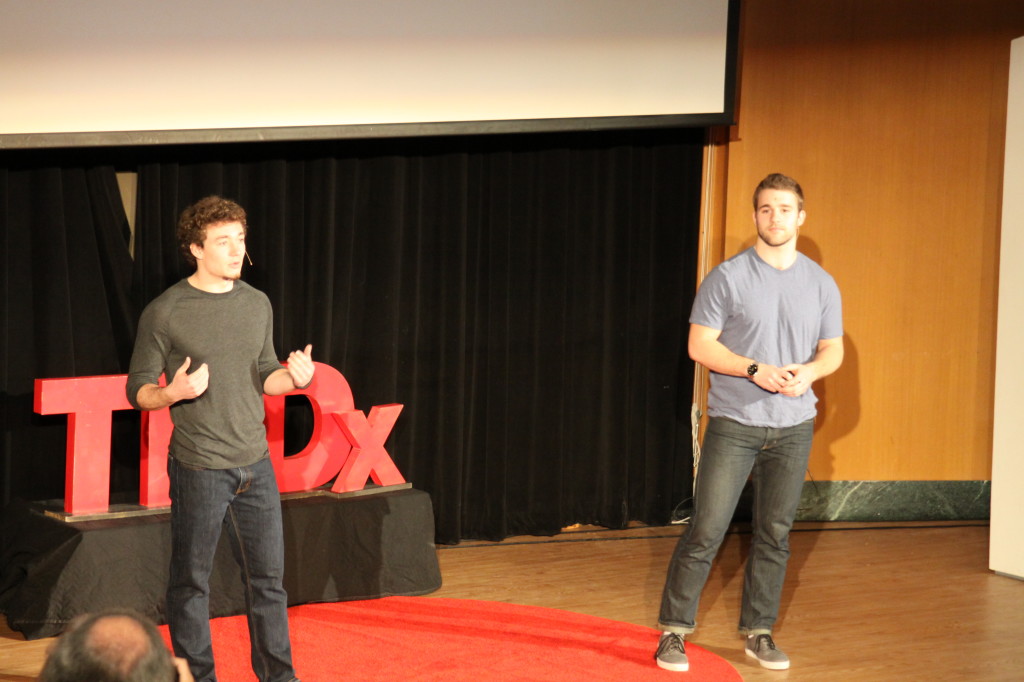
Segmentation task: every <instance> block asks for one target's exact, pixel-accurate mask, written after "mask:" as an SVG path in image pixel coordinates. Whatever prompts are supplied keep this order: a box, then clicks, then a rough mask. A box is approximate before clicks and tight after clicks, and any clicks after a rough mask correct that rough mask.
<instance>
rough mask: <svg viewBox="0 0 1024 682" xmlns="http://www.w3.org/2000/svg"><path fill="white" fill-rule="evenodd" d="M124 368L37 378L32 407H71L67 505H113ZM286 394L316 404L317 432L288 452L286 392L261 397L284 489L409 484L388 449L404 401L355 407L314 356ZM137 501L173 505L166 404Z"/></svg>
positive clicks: (149, 422)
mask: <svg viewBox="0 0 1024 682" xmlns="http://www.w3.org/2000/svg"><path fill="white" fill-rule="evenodd" d="M126 381H127V376H125V375H123V374H118V375H109V376H95V377H75V378H68V379H36V381H35V405H34V409H35V411H36V412H37V413H39V414H67V415H68V437H67V451H66V455H65V456H66V462H67V463H66V470H65V481H64V511H66V512H67V513H69V514H84V513H96V512H104V511H107V510H108V509H109V507H110V427H111V415H112V413H113V412H114V410H130V409H132V406H131V404H130V403H129V402H128V399H127V398H126V397H125V393H124V389H125V382H126ZM288 395H304V396H306V398H307V399H308V400H309V402H310V404H311V405H312V408H313V433H312V435H311V436H310V439H309V442H308V443H307V444H306V446H305V448H303V449H302V451H300V452H298V453H296V454H294V455H292V456H290V457H285V454H284V408H285V396H264V398H263V402H264V407H265V409H266V420H265V423H266V427H267V444H268V446H269V449H270V459H271V461H272V462H273V464H274V470H275V473H276V474H277V485H278V488H279V489H280V491H281V492H282V493H289V492H298V491H302V490H312V489H314V488H319V487H320V486H322V485H324V484H326V483H327V482H328V481H330V480H331V479H332V478H334V477H335V476H337V479H336V480H335V482H334V485H333V486H332V487H331V490H332V491H333V492H336V493H342V492H352V491H356V490H362V489H363V488H364V487H366V482H367V478H372V479H373V481H374V482H375V483H377V484H378V485H397V484H400V483H405V479H404V478H403V477H402V474H401V473H400V472H399V471H398V467H396V466H395V463H394V462H393V461H392V460H391V457H390V456H389V455H388V453H387V451H386V450H385V449H384V442H385V441H386V440H387V437H388V436H389V435H390V433H391V429H392V428H393V427H394V425H395V421H396V420H397V419H398V415H399V413H400V412H401V411H402V406H401V405H376V406H374V407H372V408H371V409H370V414H369V417H367V416H366V415H364V414H363V413H362V412H361V411H359V410H357V409H355V403H354V400H353V398H352V389H351V388H349V385H348V382H347V381H346V380H345V377H344V376H342V374H341V372H339V371H338V370H336V369H334V368H333V367H331V366H329V365H325V364H323V363H320V362H317V363H316V373H315V374H314V376H313V382H312V383H311V384H310V385H309V386H308V387H306V388H304V389H300V390H297V391H294V392H292V393H289V394H288ZM141 423H142V429H141V456H142V463H141V471H140V480H139V504H140V505H142V506H143V507H166V506H168V505H170V503H171V502H170V497H169V495H168V489H169V484H168V480H167V449H168V445H169V444H170V440H171V431H172V428H173V427H172V424H171V417H170V411H169V410H167V409H163V410H155V411H152V412H143V413H142V422H141Z"/></svg>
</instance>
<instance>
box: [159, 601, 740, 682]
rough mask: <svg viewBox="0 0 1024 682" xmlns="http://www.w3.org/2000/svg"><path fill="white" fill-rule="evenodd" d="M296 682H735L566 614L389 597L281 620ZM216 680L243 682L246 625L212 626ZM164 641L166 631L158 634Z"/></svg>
mask: <svg viewBox="0 0 1024 682" xmlns="http://www.w3.org/2000/svg"><path fill="white" fill-rule="evenodd" d="M288 613H289V622H290V625H291V635H292V650H293V657H294V660H295V667H296V670H297V671H298V674H299V677H301V678H302V680H303V682H336V681H338V680H445V681H446V682H447V681H449V680H469V681H472V682H490V681H492V680H500V681H502V682H504V681H506V680H523V681H526V680H529V681H531V682H537V681H543V680H560V681H561V680H580V679H586V680H608V681H609V682H611V681H613V680H614V681H615V682H623V681H632V680H671V679H676V680H680V681H682V680H686V682H691V681H693V682H742V678H741V677H740V675H739V674H738V673H737V672H736V670H735V669H734V668H733V667H732V666H731V665H730V664H729V663H727V662H726V661H725V660H723V659H722V658H720V657H718V656H716V655H714V654H712V653H710V652H708V651H705V650H704V649H701V648H700V647H698V646H696V645H694V644H690V643H687V645H686V652H687V654H688V656H689V659H690V672H689V673H685V674H684V673H673V672H668V671H665V670H661V669H660V668H658V667H657V666H656V665H655V663H654V659H653V654H654V648H655V647H656V645H657V641H658V632H657V631H656V630H654V629H652V628H646V627H642V626H639V625H632V624H629V623H619V622H617V621H612V620H607V619H605V618H596V617H594V616H584V615H580V614H576V613H571V612H568V611H559V610H555V609H546V608H540V607H534V606H517V605H514V604H504V603H501V602H487V601H475V600H468V599H439V598H431V597H387V598H384V599H372V600H367V601H354V602H340V603H332V604H304V605H302V606H295V607H292V608H291V609H289V610H288ZM211 626H212V630H213V648H214V655H215V656H216V660H217V676H218V678H219V679H221V680H224V682H250V681H253V680H255V679H256V678H255V677H254V676H253V674H252V672H251V670H250V668H249V635H248V631H247V630H246V626H245V618H244V617H243V616H233V617H230V618H216V619H214V620H213V621H211ZM161 630H162V631H163V633H164V637H165V638H166V637H167V627H166V626H164V627H162V628H161Z"/></svg>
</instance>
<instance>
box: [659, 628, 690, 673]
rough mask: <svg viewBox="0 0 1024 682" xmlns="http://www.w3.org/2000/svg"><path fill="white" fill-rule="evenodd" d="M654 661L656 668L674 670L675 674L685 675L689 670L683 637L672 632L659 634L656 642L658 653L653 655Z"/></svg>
mask: <svg viewBox="0 0 1024 682" xmlns="http://www.w3.org/2000/svg"><path fill="white" fill-rule="evenodd" d="M654 660H655V661H657V663H658V667H659V668H663V669H665V670H674V671H675V672H677V673H685V672H686V671H687V670H689V669H690V662H689V661H688V660H686V647H685V646H684V645H683V636H682V635H677V634H676V633H674V632H663V633H661V639H660V640H658V651H657V652H656V653H655V654H654Z"/></svg>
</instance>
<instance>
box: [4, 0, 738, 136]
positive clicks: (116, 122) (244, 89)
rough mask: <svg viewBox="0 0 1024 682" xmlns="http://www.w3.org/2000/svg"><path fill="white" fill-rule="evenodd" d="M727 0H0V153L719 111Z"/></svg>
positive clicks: (731, 13) (641, 120) (504, 127)
mask: <svg viewBox="0 0 1024 682" xmlns="http://www.w3.org/2000/svg"><path fill="white" fill-rule="evenodd" d="M738 13H739V0H731V1H727V0H515V1H514V2H508V1H507V0H501V1H498V0H292V1H290V2H281V1H280V0H273V1H269V0H214V1H212V2H211V1H210V0H176V1H175V2H155V1H153V0H91V1H89V2H84V1H83V0H0V148H27V147H67V146H97V145H139V144H166V143H201V142H218V141H256V140H302V139H332V138H345V137H389V136H411V135H438V134H474V133H491V132H529V131H559V130H589V129H611V128H636V127H657V126H673V125H717V124H729V123H732V114H733V96H734V89H735V68H736V67H735V65H736V57H735V53H736V42H737V36H736V33H737V30H738V29H737V27H738Z"/></svg>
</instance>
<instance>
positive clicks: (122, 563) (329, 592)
mask: <svg viewBox="0 0 1024 682" xmlns="http://www.w3.org/2000/svg"><path fill="white" fill-rule="evenodd" d="M282 509H283V514H284V540H285V560H286V566H285V580H284V585H285V589H286V590H287V591H288V601H289V604H291V605H295V604H305V603H309V602H324V601H348V600H355V599H371V598H376V597H387V596H395V595H404V596H411V595H420V594H427V593H429V592H433V591H434V590H436V589H438V588H439V587H440V586H441V573H440V568H439V567H438V563H437V554H436V552H435V548H434V517H433V509H432V507H431V504H430V496H429V495H427V494H426V493H425V492H422V491H419V490H413V489H411V488H406V489H399V490H386V491H381V492H376V493H373V494H367V495H356V496H337V495H333V494H330V493H328V494H312V495H304V496H298V497H289V496H284V499H283V500H282ZM108 516H114V515H113V514H111V515H108ZM0 543H2V544H0V613H4V614H6V616H7V622H8V625H9V626H10V627H11V629H13V630H17V631H19V632H21V633H23V634H24V635H25V637H26V638H28V639H38V638H41V637H50V636H53V635H56V634H59V633H60V632H61V631H62V630H63V629H64V626H65V625H66V624H67V623H68V621H69V620H71V619H72V618H74V617H75V616H77V615H79V614H82V613H88V612H91V611H96V610H99V609H104V608H111V607H122V608H124V607H128V608H133V609H135V610H137V611H139V612H141V613H143V614H145V615H147V616H149V617H151V618H153V620H155V621H157V622H158V623H163V622H164V590H165V589H166V585H167V575H168V572H167V571H168V568H167V567H168V562H169V561H170V547H171V541H170V514H169V513H168V512H164V513H157V514H147V515H137V516H129V517H127V518H102V517H101V518H98V519H95V520H88V521H75V522H69V521H66V520H61V519H59V518H53V517H52V516H48V515H46V514H44V513H41V511H40V510H39V509H38V505H32V504H28V503H24V502H20V503H13V504H11V505H10V506H9V507H8V508H7V509H6V510H5V511H4V516H3V525H2V536H0ZM210 592H211V594H210V612H211V615H212V616H213V617H218V616H228V615H237V614H240V613H243V612H244V604H245V602H244V597H243V594H242V582H241V578H240V575H239V570H238V566H237V564H236V563H235V561H234V559H233V558H232V556H231V550H230V547H229V546H228V542H227V540H226V538H223V537H222V538H221V543H220V545H219V546H218V547H217V558H216V564H215V566H214V572H213V576H212V578H211V581H210Z"/></svg>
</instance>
